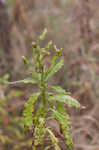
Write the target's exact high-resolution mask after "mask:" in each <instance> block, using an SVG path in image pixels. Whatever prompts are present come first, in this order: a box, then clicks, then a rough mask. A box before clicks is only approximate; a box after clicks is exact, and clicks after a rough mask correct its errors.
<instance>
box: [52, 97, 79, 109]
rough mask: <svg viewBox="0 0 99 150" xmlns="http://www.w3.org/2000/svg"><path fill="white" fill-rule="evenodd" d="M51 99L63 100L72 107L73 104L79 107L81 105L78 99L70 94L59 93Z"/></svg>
mask: <svg viewBox="0 0 99 150" xmlns="http://www.w3.org/2000/svg"><path fill="white" fill-rule="evenodd" d="M49 99H50V100H55V101H59V102H63V103H65V104H67V105H68V106H70V107H72V106H74V107H77V108H79V107H80V103H79V102H78V101H77V100H76V99H74V98H72V97H71V96H69V95H61V94H58V95H53V96H50V97H49Z"/></svg>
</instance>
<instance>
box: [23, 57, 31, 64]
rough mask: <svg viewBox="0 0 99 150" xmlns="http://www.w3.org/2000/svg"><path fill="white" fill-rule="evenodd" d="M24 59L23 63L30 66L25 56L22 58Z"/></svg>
mask: <svg viewBox="0 0 99 150" xmlns="http://www.w3.org/2000/svg"><path fill="white" fill-rule="evenodd" d="M22 58H23V61H24V64H25V65H29V64H30V62H29V61H28V59H27V58H26V57H25V56H22Z"/></svg>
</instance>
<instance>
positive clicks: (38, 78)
mask: <svg viewBox="0 0 99 150" xmlns="http://www.w3.org/2000/svg"><path fill="white" fill-rule="evenodd" d="M32 77H33V78H34V79H35V80H37V81H38V82H39V81H40V80H41V74H40V73H36V72H33V71H32Z"/></svg>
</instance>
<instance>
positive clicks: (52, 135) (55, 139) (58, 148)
mask: <svg viewBox="0 0 99 150" xmlns="http://www.w3.org/2000/svg"><path fill="white" fill-rule="evenodd" d="M46 130H47V132H48V133H49V135H50V138H51V141H52V143H53V146H54V147H55V150H61V149H60V147H59V146H58V142H59V141H58V138H56V137H55V135H54V134H53V132H52V131H51V130H50V129H49V128H47V129H46Z"/></svg>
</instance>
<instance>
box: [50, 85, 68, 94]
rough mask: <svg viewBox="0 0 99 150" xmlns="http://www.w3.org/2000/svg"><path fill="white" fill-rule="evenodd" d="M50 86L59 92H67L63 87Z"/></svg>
mask: <svg viewBox="0 0 99 150" xmlns="http://www.w3.org/2000/svg"><path fill="white" fill-rule="evenodd" d="M50 88H52V89H54V90H55V91H56V92H58V93H59V94H67V93H68V92H66V91H65V90H64V89H63V88H61V87H60V86H51V87H50Z"/></svg>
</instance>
